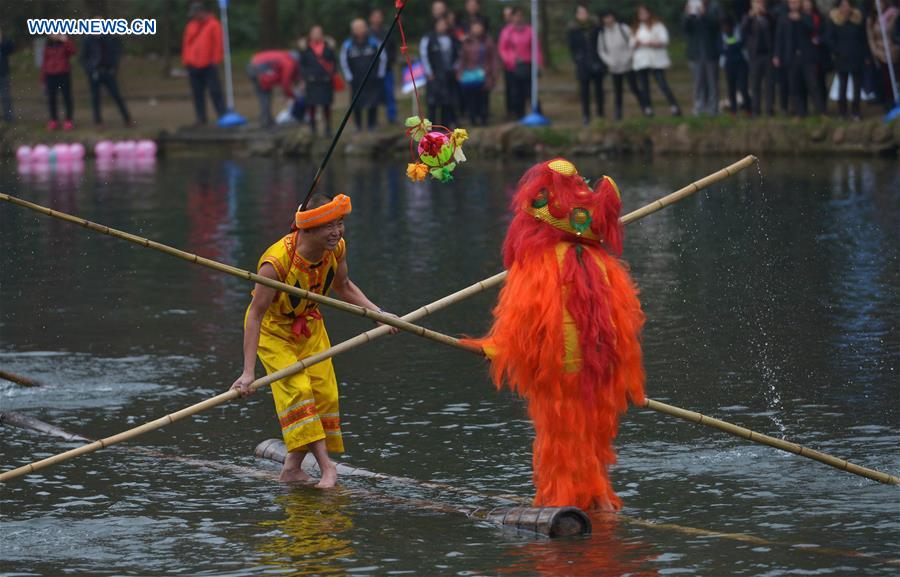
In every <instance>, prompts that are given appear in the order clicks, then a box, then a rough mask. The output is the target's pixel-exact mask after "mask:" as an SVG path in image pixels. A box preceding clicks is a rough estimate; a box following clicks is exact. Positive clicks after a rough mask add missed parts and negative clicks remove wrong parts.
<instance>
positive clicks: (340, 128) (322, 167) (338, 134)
mask: <svg viewBox="0 0 900 577" xmlns="http://www.w3.org/2000/svg"><path fill="white" fill-rule="evenodd" d="M404 8H406V2H403V3H402V4H400V7H399V8H398V9H397V13H396V14H395V15H394V21H393V22H391V27H390V28H388V31H387V34H385V35H384V40H382V41H381V45H380V46H379V47H378V51H377V52H375V56H374V57H373V58H372V63H371V64H369V69H368V70H366V75H365V76H364V77H363V81H362V84H360V85H359V90H357V91H356V94H354V95H353V100H352V101H351V102H350V106H349V107H348V108H347V113H346V114H344V119H343V120H341V125H340V126H338V129H337V132H335V133H334V138H332V139H331V146H329V147H328V152H326V153H325V158H323V159H322V164H321V165H320V166H319V169H318V170H317V171H316V176H315V177H314V178H313V181H312V184H311V185H310V187H309V192H307V193H306V198H304V199H303V202H302V203H301V204H300V210H306V204H307V203H308V202H309V198H310V197H311V196H312V195H313V192H315V190H316V187H317V186H318V185H319V180H320V179H321V178H322V173H323V172H324V171H325V166H326V165H327V164H328V161H329V160H331V154H332V153H333V152H334V149H335V147H336V146H337V143H338V140H339V139H340V138H341V133H342V132H344V127H345V126H347V121H348V120H350V115H351V114H353V109H354V108H356V101H357V100H359V95H360V94H362V91H363V88H365V87H366V82H368V81H369V76H371V75H372V70H374V69H375V65H376V64H378V59H379V58H381V53H382V52H384V47H385V45H386V44H387V41H388V40H389V39H390V37H391V34H393V32H394V28H396V27H397V22H399V21H400V14H401V13H402V12H403V9H404Z"/></svg>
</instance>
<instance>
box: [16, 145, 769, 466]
mask: <svg viewBox="0 0 900 577" xmlns="http://www.w3.org/2000/svg"><path fill="white" fill-rule="evenodd" d="M754 162H756V157H755V156H752V155H750V156H747V157H745V158H743V159H742V160H740V161H738V162H736V163H734V164H732V165H730V166H728V167H726V168H724V169H722V170H720V171H718V172H716V173H713V174H711V175H709V176H707V177H706V178H703V179H701V180H698V181H697V182H695V183H693V184H691V185H688V186H686V187H684V188H682V189H681V190H678V191H676V192H674V193H672V194H669V195H667V196H665V197H663V198H661V199H659V200H657V201H655V202H653V203H651V204H650V205H648V207H651V208H647V209H646V210H645V209H638V210H637V211H634V212H632V213H629V214H627V215H625V216H624V217H623V218H622V222H623V223H624V224H627V223H631V222H634V221H635V220H638V219H640V218H643V217H644V216H647V215H649V214H653V213H654V212H657V211H658V210H661V209H662V208H665V207H666V206H669V205H671V204H673V203H675V202H678V201H680V200H683V199H684V198H687V197H688V196H690V195H692V194H694V193H696V192H698V191H700V190H702V188H703V187H708V186H710V185H712V184H714V183H716V182H720V181H721V180H724V179H725V178H728V177H730V176H732V175H733V174H736V173H737V172H738V171H740V170H744V169H745V168H747V167H748V166H750V165H752V164H753V163H754ZM0 200H6V201H8V202H11V203H13V204H17V205H19V206H23V207H25V208H29V209H31V210H35V211H37V212H40V213H43V214H47V215H49V216H53V217H56V218H61V219H62V220H66V221H69V222H75V223H77V224H81V225H83V226H86V227H88V228H91V229H92V230H97V231H98V232H102V233H104V234H113V233H112V232H111V231H113V230H114V229H110V228H109V227H105V226H103V225H98V224H95V223H92V222H90V221H88V220H85V219H81V218H78V217H74V216H71V215H68V214H65V213H61V212H58V211H55V210H52V209H49V208H46V207H43V206H40V205H37V204H34V203H31V202H28V201H25V200H22V199H19V198H16V197H12V196H9V195H8V194H2V193H0ZM113 236H117V237H119V238H124V239H126V240H129V241H132V242H137V244H141V245H143V246H147V247H149V248H155V249H156V250H160V251H162V252H165V253H167V254H172V255H174V256H177V257H179V258H182V259H184V260H188V261H190V262H195V263H197V264H202V265H203V266H209V267H210V268H214V269H216V270H222V271H223V272H227V273H229V274H235V271H240V269H236V268H235V267H231V266H228V265H224V264H221V263H218V262H215V261H212V260H210V259H205V258H202V257H198V256H197V255H192V254H190V253H186V252H184V251H180V250H178V249H175V248H172V247H169V246H166V245H163V244H160V243H156V242H154V241H150V240H147V239H142V238H140V237H137V236H134V235H132V234H129V233H125V232H121V231H115V234H113ZM151 245H152V246H151ZM244 273H246V274H248V275H251V276H250V277H247V278H249V279H250V280H254V279H253V277H254V276H259V275H253V273H249V272H247V271H240V272H238V274H235V276H244ZM507 274H508V273H507V272H506V271H503V272H500V273H498V274H496V275H494V276H492V277H489V278H487V279H484V280H482V281H479V282H477V283H475V284H474V285H471V286H469V287H467V288H465V289H463V290H461V291H458V292H456V293H453V294H451V295H448V296H446V297H444V298H442V299H440V300H438V301H435V302H433V303H431V304H429V305H426V306H424V307H421V308H419V309H417V310H415V311H413V312H411V313H409V314H407V315H404V316H403V317H402V320H404V321H407V322H412V321H416V320H418V319H420V318H422V317H424V316H426V315H430V314H432V313H434V312H436V311H438V310H440V309H442V308H445V307H447V306H450V305H452V304H455V303H457V302H459V301H462V300H464V299H466V298H469V297H470V296H473V295H476V294H478V293H481V292H482V291H484V290H486V289H488V288H490V287H493V286H496V285H498V284H500V283H502V282H503V280H504V279H505V278H506V275H507ZM259 278H260V279H263V280H265V281H267V282H274V281H271V279H267V278H265V277H259ZM261 284H264V283H261ZM279 284H281V283H279ZM285 286H287V285H285ZM273 288H275V287H273ZM288 288H292V287H288ZM279 290H281V289H280V288H279ZM304 292H306V291H304ZM316 296H321V295H316ZM311 300H312V299H311ZM329 300H332V299H329ZM342 304H346V303H342ZM364 310H365V309H364ZM369 312H371V311H369ZM373 318H374V317H373ZM386 320H391V321H394V320H396V319H394V318H393V317H388V319H386ZM384 324H388V325H392V326H397V327H398V328H403V330H407V329H406V328H404V327H401V326H399V325H394V324H393V323H390V322H385V323H384ZM423 330H424V329H423ZM389 331H390V329H389V328H388V327H385V326H382V327H378V328H375V329H372V330H370V331H367V332H365V333H362V334H359V335H357V336H355V337H353V338H351V339H348V340H346V341H344V342H342V343H340V344H338V345H335V346H333V347H331V348H330V349H327V350H325V351H322V352H320V353H316V354H315V355H311V356H309V357H307V358H305V359H302V360H300V361H299V362H297V363H295V364H293V365H290V366H288V367H285V368H284V369H281V370H279V371H276V372H274V373H272V374H270V375H267V376H265V377H262V378H259V379H257V380H255V381H253V383H251V384H250V387H249V388H250V389H251V390H253V391H255V390H257V389H259V388H261V387H264V386H268V385H271V384H272V383H274V382H275V381H278V380H280V379H283V378H285V377H289V376H291V375H294V374H297V373H299V372H301V371H303V370H306V369H307V368H308V367H310V366H312V365H314V364H316V363H319V362H322V361H324V360H326V359H329V358H331V357H333V356H335V355H338V354H340V353H342V352H346V351H348V350H351V349H353V348H356V347H358V346H360V345H362V344H365V343H368V342H370V341H372V340H374V339H376V338H378V337H381V336H384V335H385V334H387V333H388V332H389ZM432 332H433V331H428V333H422V334H420V336H423V337H426V338H430V337H428V334H430V333H432ZM435 334H440V333H435ZM457 340H458V339H455V338H453V337H450V336H446V335H441V339H440V341H439V342H446V343H448V344H450V343H451V342H453V341H457ZM465 350H468V351H472V348H471V347H466V348H465ZM477 352H478V354H482V353H481V351H477ZM237 397H238V392H237V391H235V390H233V389H232V390H229V391H226V392H224V393H221V394H219V395H216V396H215V397H212V398H210V399H207V400H205V401H202V402H200V403H196V404H194V405H191V406H190V407H186V408H184V409H181V410H180V411H176V412H174V413H171V414H169V415H166V416H164V417H160V418H159V419H156V420H153V421H150V422H147V423H144V424H143V425H139V426H137V427H134V428H131V429H128V430H127V431H123V432H121V433H119V434H117V435H113V436H111V437H107V438H105V439H100V440H99V441H95V442H93V443H89V444H87V445H83V446H81V447H76V448H75V449H71V450H69V451H66V452H64V453H60V454H58V455H54V456H51V457H47V458H46V459H41V460H40V461H35V462H33V463H29V464H28V465H23V466H22V467H18V468H16V469H12V470H9V471H6V472H4V473H0V482H3V481H8V480H11V479H15V478H16V477H20V476H22V475H26V474H28V473H32V472H34V471H37V470H39V469H43V468H44V467H49V466H51V465H55V464H57V463H61V462H63V461H68V460H70V459H74V458H75V457H78V456H81V455H85V454H88V453H93V452H94V451H97V450H99V449H102V448H105V447H108V446H110V445H114V444H116V443H121V442H123V441H127V440H129V439H133V438H135V437H138V436H140V435H142V434H144V433H148V432H150V431H155V430H156V429H160V428H162V427H165V426H166V425H169V424H171V423H174V422H175V421H178V420H180V419H184V418H186V417H189V416H192V415H195V414H197V413H200V412H202V411H205V410H206V409H210V408H212V407H216V406H219V405H221V404H223V403H226V402H228V401H231V400H233V399H236V398H237Z"/></svg>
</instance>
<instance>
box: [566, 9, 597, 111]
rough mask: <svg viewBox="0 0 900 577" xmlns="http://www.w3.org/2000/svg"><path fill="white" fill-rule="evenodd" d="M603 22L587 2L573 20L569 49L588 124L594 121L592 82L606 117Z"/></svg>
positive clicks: (595, 94)
mask: <svg viewBox="0 0 900 577" xmlns="http://www.w3.org/2000/svg"><path fill="white" fill-rule="evenodd" d="M599 29H600V27H599V23H598V22H597V19H596V18H594V17H593V16H591V14H590V12H588V9H587V7H586V6H584V5H583V4H579V5H578V6H577V7H576V8H575V19H574V20H573V21H572V22H569V30H568V37H569V38H568V39H569V52H571V53H572V61H573V62H574V63H575V79H576V80H577V81H578V92H579V95H580V96H581V115H582V119H583V123H584V125H585V126H587V125H588V124H590V123H591V85H593V87H594V99H595V100H594V101H595V103H596V105H597V116H598V117H599V118H603V108H604V107H603V104H604V102H603V100H604V98H603V97H604V94H603V77H604V76H605V75H606V70H605V66H604V64H603V61H602V60H601V59H600V52H599V51H598V49H597V36H598V34H599Z"/></svg>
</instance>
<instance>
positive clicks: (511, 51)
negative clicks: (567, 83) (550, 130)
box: [497, 6, 543, 119]
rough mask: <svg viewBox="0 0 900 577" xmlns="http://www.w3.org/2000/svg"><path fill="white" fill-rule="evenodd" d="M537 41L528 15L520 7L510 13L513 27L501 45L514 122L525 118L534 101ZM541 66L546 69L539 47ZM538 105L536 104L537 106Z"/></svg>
mask: <svg viewBox="0 0 900 577" xmlns="http://www.w3.org/2000/svg"><path fill="white" fill-rule="evenodd" d="M533 38H534V34H533V33H532V30H531V26H530V25H528V24H526V23H525V13H524V12H523V11H522V9H521V8H519V7H518V6H516V7H514V8H513V9H512V11H511V12H510V23H509V24H507V25H506V26H504V27H503V31H502V32H500V41H499V42H498V43H497V48H498V51H499V52H500V59H501V60H502V61H503V67H504V68H505V69H506V71H507V72H508V74H507V77H506V79H507V82H509V83H510V90H509V107H510V109H509V111H508V112H509V113H510V114H509V115H510V116H511V117H512V118H516V119H519V118H522V117H523V116H525V108H526V104H527V102H528V101H529V100H530V99H531V62H532V58H531V42H532V40H533ZM537 52H538V66H542V65H543V56H542V54H541V49H540V46H538V51H537ZM536 104H537V103H534V102H533V103H532V106H535V105H536Z"/></svg>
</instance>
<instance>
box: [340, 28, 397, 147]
mask: <svg viewBox="0 0 900 577" xmlns="http://www.w3.org/2000/svg"><path fill="white" fill-rule="evenodd" d="M377 52H378V40H376V39H375V37H374V36H372V35H371V34H370V33H369V25H368V24H366V21H365V20H363V19H362V18H357V19H355V20H354V21H353V22H351V23H350V38H347V39H346V40H345V41H344V44H343V45H342V46H341V54H340V60H341V70H343V72H344V78H345V79H346V80H347V82H349V83H350V86H351V88H352V90H353V92H352V94H356V93H357V91H359V89H360V88H361V87H363V80H365V76H366V71H367V70H368V69H369V65H370V64H371V63H372V59H373V58H375V54H376V53H377ZM386 71H387V54H385V53H384V52H383V51H382V53H381V57H380V58H379V60H378V63H377V64H376V66H375V70H373V71H372V75H371V76H370V77H369V80H368V82H366V84H365V88H364V89H363V91H362V93H360V95H359V100H358V101H357V103H356V110H354V111H353V120H354V122H355V123H356V130H357V131H361V130H362V128H363V123H362V121H363V109H366V110H367V111H368V124H367V126H368V129H369V130H374V129H375V126H376V125H377V124H378V104H379V103H380V102H381V101H382V93H383V92H384V75H385V73H386Z"/></svg>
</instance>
